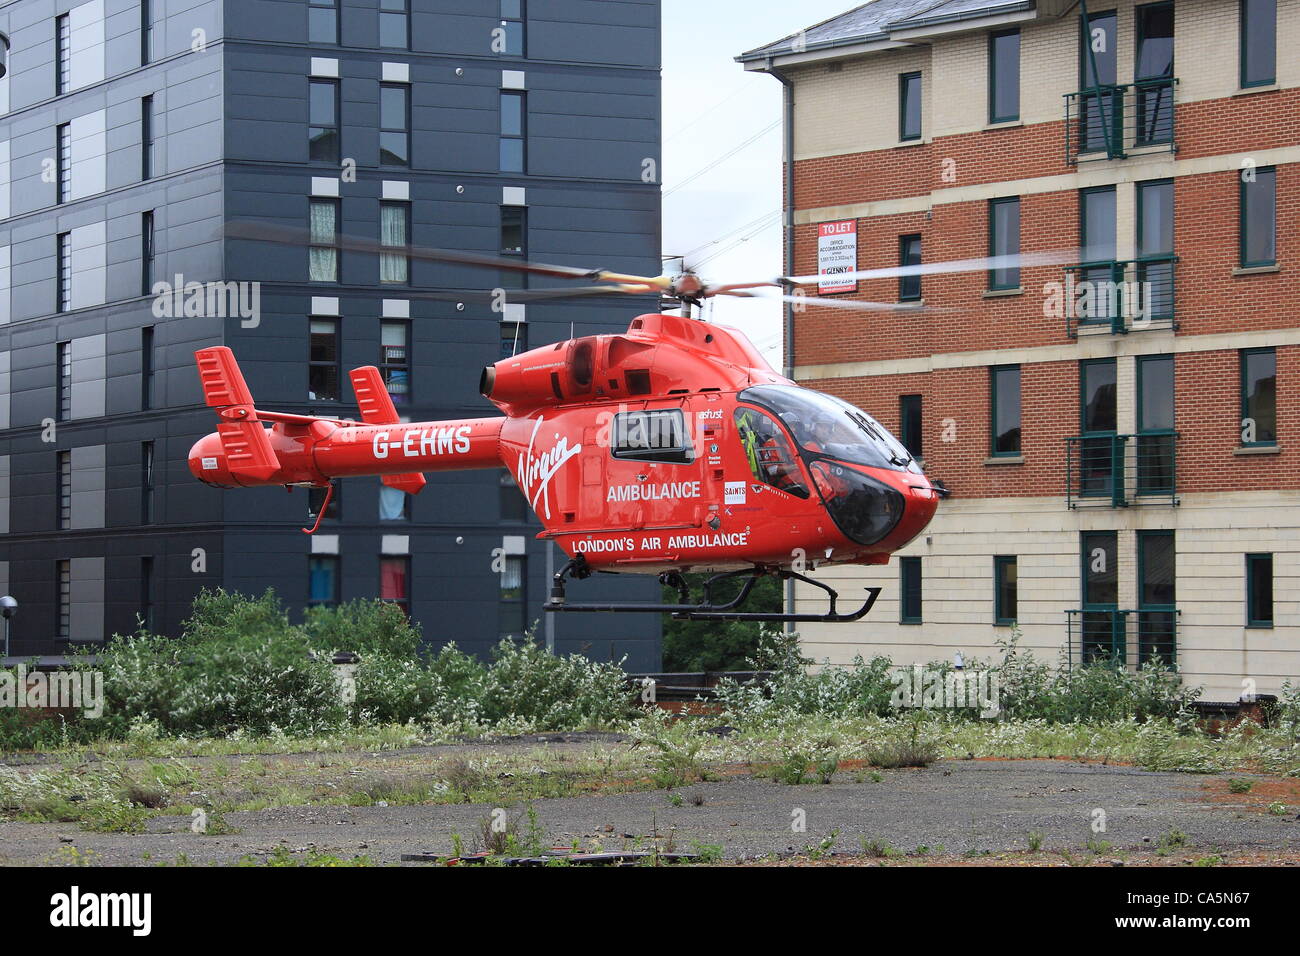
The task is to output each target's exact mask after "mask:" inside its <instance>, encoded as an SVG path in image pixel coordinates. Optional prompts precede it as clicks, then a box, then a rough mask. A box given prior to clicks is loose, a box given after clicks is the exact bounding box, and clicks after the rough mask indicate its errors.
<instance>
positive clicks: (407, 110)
mask: <svg viewBox="0 0 1300 956" xmlns="http://www.w3.org/2000/svg"><path fill="white" fill-rule="evenodd" d="M386 91H389V92H396V93H401V94H402V126H401V127H400V128H398V127H393V126H385V125H384V93H385V92H386ZM378 131H379V165H380V166H384V167H388V168H390V169H410V168H411V166H412V161H411V160H412V157H411V84H409V83H380V84H379V126H378ZM385 134H396V135H400V136H402V138H403V139H404V141H405V143H406V146H405V150H404V152H405V154H406V158H405V160H404V161H402V162H398V163H392V162H385V161H384V136H385Z"/></svg>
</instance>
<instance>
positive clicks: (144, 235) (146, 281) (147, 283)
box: [140, 210, 154, 295]
mask: <svg viewBox="0 0 1300 956" xmlns="http://www.w3.org/2000/svg"><path fill="white" fill-rule="evenodd" d="M153 266H154V244H153V210H150V211H149V212H145V213H141V214H140V294H141V295H150V294H151V293H152V292H153Z"/></svg>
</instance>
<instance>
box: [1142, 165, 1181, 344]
mask: <svg viewBox="0 0 1300 956" xmlns="http://www.w3.org/2000/svg"><path fill="white" fill-rule="evenodd" d="M1137 258H1138V264H1137V281H1138V282H1139V283H1140V287H1141V288H1142V289H1144V290H1145V295H1144V299H1145V301H1144V302H1143V303H1142V306H1143V308H1144V309H1145V310H1146V311H1145V316H1146V317H1147V318H1151V319H1168V318H1172V317H1173V314H1174V182H1173V180H1172V179H1160V180H1153V181H1151V182H1145V183H1138V184H1137Z"/></svg>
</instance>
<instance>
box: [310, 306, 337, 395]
mask: <svg viewBox="0 0 1300 956" xmlns="http://www.w3.org/2000/svg"><path fill="white" fill-rule="evenodd" d="M307 398H308V399H309V400H310V401H313V402H337V401H338V400H339V324H338V322H337V321H336V320H334V319H312V320H311V340H310V343H309V345H308V355H307Z"/></svg>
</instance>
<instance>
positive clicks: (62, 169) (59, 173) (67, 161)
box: [55, 123, 72, 203]
mask: <svg viewBox="0 0 1300 956" xmlns="http://www.w3.org/2000/svg"><path fill="white" fill-rule="evenodd" d="M56 132H57V135H58V139H59V155H58V158H57V162H56V164H55V165H56V166H57V167H58V168H57V169H56V170H55V175H56V178H57V179H58V195H57V197H56V201H57V202H60V203H65V202H67V201H68V200H69V199H71V198H72V124H71V123H61V124H59V127H58V130H57V131H56Z"/></svg>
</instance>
